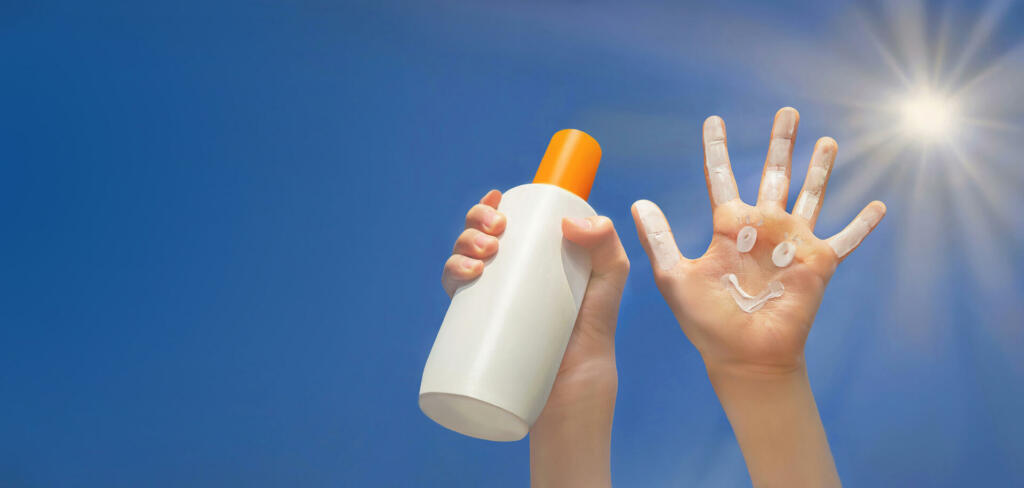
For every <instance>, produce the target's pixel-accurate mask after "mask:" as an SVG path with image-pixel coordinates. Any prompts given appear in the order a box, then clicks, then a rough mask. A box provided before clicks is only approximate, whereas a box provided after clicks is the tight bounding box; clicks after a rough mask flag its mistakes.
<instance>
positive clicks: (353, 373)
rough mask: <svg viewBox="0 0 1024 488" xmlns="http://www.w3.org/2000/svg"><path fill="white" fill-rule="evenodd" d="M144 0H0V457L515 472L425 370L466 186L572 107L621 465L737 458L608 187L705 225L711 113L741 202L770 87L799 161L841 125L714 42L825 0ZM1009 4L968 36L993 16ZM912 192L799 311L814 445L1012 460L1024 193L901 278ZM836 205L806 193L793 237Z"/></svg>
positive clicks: (732, 463)
mask: <svg viewBox="0 0 1024 488" xmlns="http://www.w3.org/2000/svg"><path fill="white" fill-rule="evenodd" d="M142 3H143V2H120V3H116V2H99V3H95V4H94V3H93V2H42V3H38V2H30V1H27V0H26V1H17V0H15V1H7V2H3V3H2V4H0V59H2V60H3V61H2V63H3V74H2V75H0V114H2V115H0V124H2V126H0V168H2V171H0V221H2V223H3V228H2V230H0V486H3V487H57V486H60V487H64V486H103V487H120V486H123V487H136V486H154V487H155V486H403V487H404V486H494V487H497V486H525V485H527V483H528V479H529V474H528V460H527V456H528V445H527V442H525V441H523V442H518V443H512V444H499V443H490V442H484V441H479V440H474V439H470V438H466V437H462V436H460V435H457V434H454V433H452V432H449V431H446V430H444V429H442V428H441V427H439V426H437V425H435V424H433V423H432V422H430V421H429V420H428V419H426V418H425V417H424V416H423V415H422V414H421V413H420V412H419V410H418V408H417V405H416V393H417V389H418V386H419V380H420V373H421V371H422V366H423V363H424V361H425V360H426V357H427V353H428V351H429V348H430V345H431V343H432V341H433V338H434V335H435V333H436V330H437V327H438V325H439V324H440V321H441V318H442V316H443V314H444V311H445V308H446V306H447V297H446V296H445V294H444V292H443V291H442V289H441V287H440V280H439V278H440V271H441V265H442V263H443V261H444V260H445V258H446V256H447V254H448V253H449V252H450V247H451V244H452V241H453V240H454V238H455V237H456V235H457V234H458V232H459V231H460V229H461V227H462V217H463V214H464V212H465V211H466V210H467V209H468V208H469V207H470V206H471V205H472V204H473V203H474V202H475V201H476V200H477V199H479V198H480V196H481V195H483V194H484V193H485V192H486V191H487V190H488V189H490V188H495V187H496V188H500V189H507V188H510V187H512V186H515V185H517V184H520V183H524V182H526V181H527V180H529V178H531V177H532V174H533V171H534V170H535V166H536V164H537V162H538V161H539V158H540V156H541V154H542V152H543V150H544V147H545V145H546V143H547V139H548V138H549V137H550V135H551V134H552V133H553V132H555V131H556V130H559V129H562V128H565V127H575V128H578V129H583V130H586V131H588V132H590V133H591V134H593V135H594V136H595V137H596V138H597V139H598V140H599V141H601V142H602V145H603V148H604V159H603V161H602V166H601V169H600V172H599V175H598V180H597V183H596V184H595V187H594V191H593V193H592V195H591V203H592V205H593V206H594V207H595V208H596V209H597V210H598V211H599V212H601V213H604V214H606V215H608V216H610V217H611V218H612V219H613V220H614V221H615V223H616V225H617V228H618V230H619V233H620V235H621V236H622V239H623V243H624V245H625V247H626V249H627V252H628V253H629V255H630V257H631V259H632V262H633V272H632V274H631V276H630V280H629V283H628V286H627V289H626V292H625V296H624V298H623V305H622V310H621V315H620V322H619V328H618V336H617V352H618V360H619V371H620V390H619V397H618V405H617V411H616V418H615V428H614V435H613V445H612V464H613V476H614V481H615V484H616V485H618V486H691V485H696V486H743V485H746V484H749V478H748V476H747V474H746V470H745V467H744V464H743V459H742V457H741V454H740V452H739V449H738V447H737V445H736V442H735V439H734V437H733V435H732V431H731V429H730V427H729V425H728V423H727V421H726V419H725V417H724V415H723V413H722V412H721V409H720V407H719V405H718V403H717V399H716V398H715V396H714V392H713V391H712V389H711V387H710V385H709V383H708V381H707V378H706V376H705V373H704V370H703V367H702V363H701V361H700V358H699V356H698V354H697V353H696V351H695V350H694V349H693V348H692V346H690V345H689V343H688V341H687V340H686V338H685V337H684V335H683V334H682V333H681V332H680V330H679V329H678V327H677V325H676V323H675V321H674V320H673V318H672V316H671V315H670V313H669V311H668V308H667V307H666V306H665V305H664V303H663V302H662V299H661V297H660V295H659V294H658V292H657V290H656V288H655V287H654V283H653V280H652V277H651V272H650V265H649V263H648V262H647V260H646V257H645V256H644V255H643V252H642V250H641V248H640V245H639V242H638V241H637V238H636V234H635V230H634V227H633V224H632V221H631V219H630V217H629V214H628V207H629V205H630V203H631V202H633V201H634V200H636V199H638V198H650V199H652V200H654V201H656V202H658V203H660V204H661V205H662V206H663V207H664V208H665V209H666V212H667V213H668V215H669V220H670V221H671V223H672V224H673V226H674V227H675V229H676V234H677V238H678V239H679V241H680V244H681V246H682V248H683V251H684V253H685V254H687V255H688V256H691V257H692V256H697V255H699V254H700V253H701V252H703V249H704V246H706V243H707V242H708V240H709V238H710V214H709V209H708V203H707V196H706V192H705V188H704V183H703V177H702V172H701V167H700V164H701V163H700V162H701V152H700V145H699V134H698V131H699V127H700V123H701V121H702V120H703V118H704V117H706V116H707V115H709V114H713V113H714V114H719V115H722V116H723V117H724V118H725V120H726V121H727V123H728V124H729V133H730V149H731V152H732V158H733V164H734V167H735V169H736V174H737V176H738V178H739V183H740V189H741V194H742V196H744V197H745V198H746V199H747V200H748V201H749V200H753V198H754V196H755V194H756V188H757V179H758V177H759V175H760V172H761V169H760V168H761V165H762V163H763V160H764V152H765V149H766V144H767V139H768V130H769V127H770V122H771V116H772V114H773V113H774V111H775V110H776V109H777V108H779V107H781V106H784V105H793V106H796V107H797V108H799V109H800V110H801V113H802V124H801V130H800V139H799V141H798V146H797V149H796V154H795V163H794V174H795V176H796V177H797V178H802V177H803V174H804V172H805V167H806V161H807V160H808V158H809V155H810V149H811V145H812V141H813V140H814V139H816V138H817V137H820V136H822V135H832V136H835V137H836V138H837V139H838V140H839V141H840V145H841V146H842V145H843V141H844V136H846V135H847V134H846V132H844V130H845V129H844V126H843V125H841V124H839V123H837V122H835V120H836V119H835V115H836V112H835V109H834V108H830V107H829V106H828V105H827V104H824V103H820V100H814V99H810V98H808V97H805V96H803V94H802V92H801V90H799V89H795V88H789V89H787V87H785V86H778V84H777V83H772V82H769V81H766V80H770V79H771V78H772V70H771V69H765V68H764V67H758V68H757V69H744V67H743V66H739V65H737V63H735V62H729V60H728V59H725V57H723V58H722V59H716V56H717V54H715V53H716V51H715V49H716V47H717V48H722V47H723V46H724V47H728V48H730V49H734V50H736V51H742V50H743V49H745V48H746V46H745V45H744V44H743V43H744V42H750V41H749V40H742V38H737V37H734V36H732V35H731V34H730V32H732V30H733V29H740V28H742V27H741V26H742V24H741V21H742V22H745V23H753V24H757V25H762V26H764V27H765V28H766V29H770V30H772V31H774V32H777V33H778V34H779V36H780V38H783V39H789V40H791V41H792V42H793V43H796V44H804V45H809V44H814V43H816V42H818V41H819V40H823V39H827V38H828V37H829V36H830V35H831V32H832V31H831V29H830V28H829V27H828V25H829V24H827V23H825V22H823V19H830V21H831V22H835V21H836V19H837V16H842V15H844V12H846V7H845V6H843V5H831V4H828V3H816V5H814V6H809V5H805V4H804V2H774V3H772V4H771V5H769V4H768V3H767V2H755V1H751V2H742V3H739V4H734V5H726V4H716V5H714V6H712V5H708V4H696V5H692V6H685V7H684V6H680V5H675V6H668V5H643V6H639V5H637V6H623V5H619V6H613V5H593V6H590V7H584V6H582V4H579V3H568V4H564V5H549V4H542V3H536V4H526V5H520V6H509V5H501V4H474V5H468V4H467V5H459V4H451V3H440V4H432V5H428V4H427V3H426V2H424V3H408V4H404V5H403V4H393V3H381V2H356V3H352V2H340V3H339V2H329V1H306V2H272V1H263V2H234V1H229V2H162V3H155V2H149V3H148V4H147V5H142ZM864 8H865V9H866V11H868V12H871V11H872V8H873V7H872V5H870V4H868V5H865V6H864ZM958 9H959V10H957V12H958V15H965V16H970V15H973V14H974V13H976V11H975V10H973V7H971V6H970V5H969V4H968V5H964V6H961V7H958ZM1022 10H1024V9H1022V8H1020V6H1019V5H1018V6H1016V7H1014V8H1011V9H1009V11H1008V13H1007V15H1006V16H1005V18H1004V19H1003V23H1002V24H1000V26H1001V27H1000V30H998V31H997V32H996V34H995V35H994V36H993V41H992V44H991V47H990V51H989V52H987V53H986V55H987V56H996V55H998V54H999V53H1000V52H1002V51H1005V50H1008V49H1010V47H1012V46H1014V45H1015V43H1016V42H1017V41H1018V40H1019V35H1018V34H1016V33H1017V32H1020V31H1021V29H1022V28H1024V12H1022ZM580 12H583V13H584V14H580ZM733 22H736V23H735V24H734V23H733ZM605 33H607V34H608V35H607V38H606V41H607V42H599V41H600V40H601V39H605ZM685 36H691V37H694V38H695V39H691V38H690V37H685ZM631 39H635V40H636V41H637V42H636V43H631V42H627V41H629V40H631ZM763 42H771V41H770V40H767V39H765V40H762V41H760V42H759V44H761V43H763ZM750 47H751V48H753V47H755V46H753V45H751V46H750ZM760 47H762V48H763V47H764V46H763V45H761V46H760ZM784 48H785V47H784V46H781V47H780V49H784ZM779 69H785V68H783V67H780V68H779ZM823 69H827V68H823ZM807 76H808V77H813V76H816V75H815V74H814V73H808V74H807ZM1016 161H1018V162H1017V163H1016V164H1019V158H1017V159H1016ZM839 164H840V166H839V167H838V168H837V172H836V174H835V176H834V178H843V177H844V175H850V174H852V172H854V171H855V170H854V169H852V168H855V167H856V164H857V161H856V160H847V161H843V151H842V149H841V150H840V162H839ZM1018 183H1019V182H1018ZM796 186H797V185H794V192H795V189H796V188H795V187H796ZM1018 188H1019V187H1018ZM904 190H905V189H903V188H900V187H899V186H898V185H894V184H890V183H885V181H884V180H883V183H882V184H879V185H876V186H875V187H872V188H871V189H870V191H868V192H865V194H863V195H860V196H858V198H859V199H860V200H861V201H860V202H859V203H858V207H859V205H860V204H863V203H867V202H868V201H870V200H872V199H882V200H885V201H886V202H887V203H888V204H889V212H890V215H889V218H888V219H887V220H886V222H883V224H882V226H881V227H880V228H879V230H878V231H876V233H875V234H873V235H872V236H871V237H870V238H869V239H868V240H867V241H866V243H865V244H864V245H863V246H862V247H861V248H860V249H859V250H858V251H857V252H856V253H855V254H854V255H853V257H851V258H850V259H849V260H848V262H846V263H844V264H843V266H842V267H841V268H840V269H839V271H838V273H837V275H836V276H835V278H834V279H833V281H832V283H831V285H830V287H829V290H828V292H827V294H826V296H825V300H824V303H823V304H822V307H821V311H820V312H819V314H818V319H817V322H816V325H815V328H814V330H813V331H812V333H811V335H810V339H809V341H808V344H807V356H808V363H809V369H810V374H811V381H812V383H813V386H814V389H815V392H816V395H817V399H818V404H819V407H820V409H821V413H822V417H823V420H824V423H825V426H826V428H827V430H828V433H829V438H830V441H831V443H832V448H833V451H834V454H835V458H836V461H837V465H838V468H839V472H840V474H841V476H842V478H843V479H844V481H845V483H846V484H847V485H848V486H969V485H975V486H979V485H980V486H1011V485H1017V486H1020V485H1022V484H1024V462H1022V460H1024V423H1022V421H1021V419H1020V417H1021V415H1022V412H1024V386H1022V385H1024V381H1022V380H1024V352H1022V351H1021V346H1022V345H1024V341H1022V340H1021V339H1022V335H1021V327H1022V321H1024V313H1022V309H1021V305H1020V303H1019V302H1020V300H1021V294H1022V293H1021V292H1022V290H1024V283H1022V281H1021V278H1020V277H1019V275H1020V272H1021V271H1022V270H1024V266H1022V260H1021V257H1020V256H1021V251H1022V245H1021V241H1020V235H1021V228H1022V227H1024V226H1022V225H1021V222H1020V220H1016V221H1011V222H1008V223H1004V224H1005V225H1009V226H1011V228H1010V229H1009V230H1006V231H1005V235H1001V236H980V238H982V239H997V238H998V239H1002V240H1000V241H999V242H1000V243H1001V244H1000V245H1001V246H1003V248H1006V247H1007V246H1008V248H1009V250H1010V251H1011V252H1010V253H1009V256H1010V258H1009V260H1008V261H1005V262H1002V263H1001V265H1002V266H1004V267H1005V268H1006V269H1009V270H1011V271H1014V272H1016V273H1017V276H1016V277H1014V278H1013V280H1012V281H1009V282H1003V283H1000V284H999V286H998V287H996V288H995V289H994V291H993V289H983V288H982V287H980V286H976V285H975V284H974V282H973V281H972V278H971V274H970V273H968V272H967V270H966V267H967V266H969V262H968V261H965V260H962V259H942V260H938V261H934V262H933V261H930V260H924V258H922V260H921V261H920V262H914V263H913V264H914V265H915V266H918V267H923V268H941V269H944V270H946V269H947V268H948V270H947V271H948V272H946V273H944V274H943V275H942V276H941V279H940V281H939V282H938V284H939V285H941V286H935V287H934V289H935V290H937V291H935V295H934V296H931V298H932V299H931V300H930V301H929V302H928V303H929V305H928V307H921V306H918V305H917V304H915V305H913V306H909V305H906V304H901V302H900V301H899V300H893V299H891V296H892V291H893V290H892V288H893V287H894V286H895V285H894V284H893V283H894V280H893V273H894V272H895V271H894V270H896V269H899V267H898V266H896V263H895V262H894V261H895V260H896V259H897V257H896V256H895V254H896V253H894V252H892V250H893V249H894V248H895V247H897V246H899V245H900V243H901V240H900V237H901V226H900V222H901V220H900V218H901V217H899V216H900V215H901V214H903V215H904V217H903V218H908V217H906V214H907V212H908V208H910V206H909V205H908V202H907V198H906V197H905V196H904ZM790 202H791V203H792V200H791V201H790ZM1010 203H1014V204H1016V203H1020V198H1019V196H1018V197H1017V199H1016V200H1013V201H1012V202H1008V203H1007V204H1010ZM858 207H849V208H845V207H842V208H836V207H830V206H829V205H828V201H826V207H825V210H824V214H823V216H822V220H821V223H820V224H819V227H818V229H819V235H829V234H831V233H833V232H835V231H837V230H838V229H840V228H841V227H842V226H843V225H844V224H845V223H846V222H847V221H848V220H849V219H850V218H852V216H853V215H854V214H855V213H856V211H857V210H858ZM934 211H935V212H942V211H945V209H935V210H934ZM909 218H913V216H911V217H909ZM1005 225H1004V227H1003V228H1004V230H1005ZM925 231H926V232H929V233H931V234H929V235H930V236H931V237H932V238H934V239H939V240H943V239H947V238H948V239H955V237H949V234H951V233H952V234H955V229H953V230H952V231H951V230H950V229H941V228H927V229H926V230H925ZM976 237H977V236H976ZM969 251H970V250H969V249H968V252H969ZM914 255H915V254H914V253H911V254H910V256H914ZM904 256H905V255H904ZM924 312H928V313H924Z"/></svg>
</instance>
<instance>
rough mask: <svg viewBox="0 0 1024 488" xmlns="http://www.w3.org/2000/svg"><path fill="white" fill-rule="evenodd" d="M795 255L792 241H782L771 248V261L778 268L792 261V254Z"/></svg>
mask: <svg viewBox="0 0 1024 488" xmlns="http://www.w3.org/2000/svg"><path fill="white" fill-rule="evenodd" d="M794 255H796V246H795V245H793V243H792V242H789V241H783V242H780V243H779V245H777V246H775V249H774V250H772V263H775V265H776V266H778V267H780V268H785V267H786V266H789V263H792V262H793V256H794Z"/></svg>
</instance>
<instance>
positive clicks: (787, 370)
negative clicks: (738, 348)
mask: <svg viewBox="0 0 1024 488" xmlns="http://www.w3.org/2000/svg"><path fill="white" fill-rule="evenodd" d="M702 359H703V360H704V367H705V369H706V370H707V373H708V378H709V379H710V380H711V382H712V383H713V384H714V383H716V382H748V381H761V382H766V383H772V382H782V381H793V380H797V379H806V378H807V363H806V362H805V361H804V356H803V354H800V355H799V356H796V357H793V358H792V359H787V360H777V361H759V362H751V361H737V360H729V359H717V358H710V357H708V356H707V355H702Z"/></svg>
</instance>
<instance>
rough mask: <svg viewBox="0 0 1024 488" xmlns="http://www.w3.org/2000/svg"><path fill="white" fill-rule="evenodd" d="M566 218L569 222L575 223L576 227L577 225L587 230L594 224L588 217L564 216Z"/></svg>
mask: <svg viewBox="0 0 1024 488" xmlns="http://www.w3.org/2000/svg"><path fill="white" fill-rule="evenodd" d="M566 219H567V220H569V222H572V225H575V226H576V227H579V228H581V229H586V230H589V229H590V228H591V227H593V226H594V224H592V223H591V222H590V220H588V219H579V218H576V217H566Z"/></svg>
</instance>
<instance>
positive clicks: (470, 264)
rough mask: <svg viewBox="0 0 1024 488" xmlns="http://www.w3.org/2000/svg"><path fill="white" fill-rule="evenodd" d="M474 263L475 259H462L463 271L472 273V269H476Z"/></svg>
mask: <svg viewBox="0 0 1024 488" xmlns="http://www.w3.org/2000/svg"><path fill="white" fill-rule="evenodd" d="M476 262H477V261H476V260H475V259H469V258H466V259H463V260H462V267H463V269H467V270H470V271H472V270H473V269H475V268H476Z"/></svg>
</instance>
